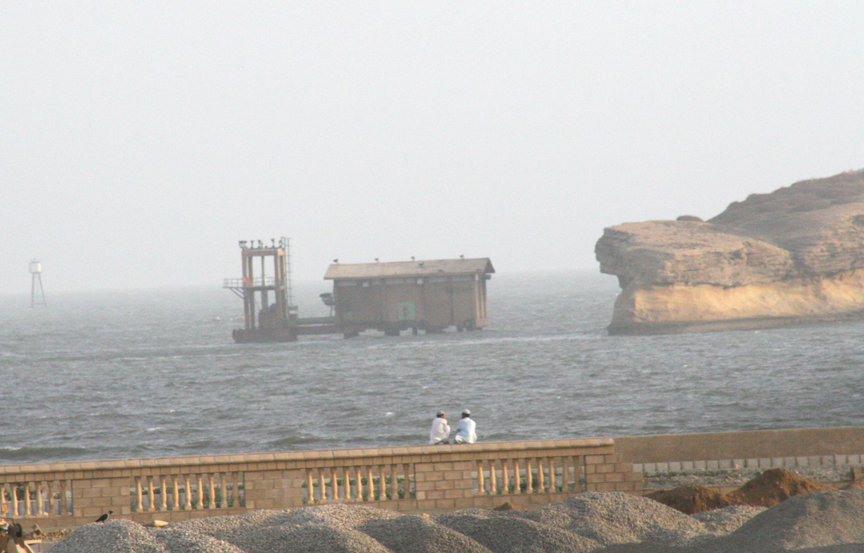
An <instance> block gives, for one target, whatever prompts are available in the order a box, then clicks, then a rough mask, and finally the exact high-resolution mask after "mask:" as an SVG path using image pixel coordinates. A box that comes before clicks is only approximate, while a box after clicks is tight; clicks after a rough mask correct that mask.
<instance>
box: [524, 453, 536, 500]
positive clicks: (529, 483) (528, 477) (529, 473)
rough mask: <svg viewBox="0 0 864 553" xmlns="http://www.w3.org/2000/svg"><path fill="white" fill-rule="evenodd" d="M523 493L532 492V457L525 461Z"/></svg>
mask: <svg viewBox="0 0 864 553" xmlns="http://www.w3.org/2000/svg"><path fill="white" fill-rule="evenodd" d="M525 467H526V468H525V480H526V482H525V488H526V492H525V493H534V474H533V470H534V461H533V460H532V459H528V460H527V461H525Z"/></svg>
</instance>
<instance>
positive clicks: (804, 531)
mask: <svg viewBox="0 0 864 553" xmlns="http://www.w3.org/2000/svg"><path fill="white" fill-rule="evenodd" d="M862 521H864V490H850V491H840V492H816V493H808V494H804V495H798V496H795V497H792V498H790V499H788V500H786V501H784V502H783V503H781V504H779V505H777V506H776V507H774V508H772V509H768V510H766V511H763V512H762V513H760V514H758V515H756V516H754V517H753V518H752V519H750V520H749V521H747V522H746V523H744V524H743V525H742V526H741V527H740V528H739V529H738V530H736V531H735V532H733V533H732V534H730V535H729V536H727V537H726V538H724V539H722V540H719V541H718V542H716V543H715V544H713V546H712V547H711V548H710V549H707V551H710V552H712V553H714V552H717V553H720V552H722V553H727V552H728V553H733V552H734V553H751V552H752V553H770V552H774V551H789V550H803V549H805V548H819V549H816V550H815V551H823V552H827V551H843V550H844V549H845V546H851V545H853V544H857V545H856V547H857V549H855V548H853V549H852V550H853V551H857V552H858V553H860V552H861V551H864V524H862ZM839 546H844V547H843V548H838V547H839ZM826 548H828V549H826Z"/></svg>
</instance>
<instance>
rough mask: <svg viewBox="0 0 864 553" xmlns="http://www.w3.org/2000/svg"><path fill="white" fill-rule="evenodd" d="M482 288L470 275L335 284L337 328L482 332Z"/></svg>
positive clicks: (483, 303) (484, 285) (484, 307)
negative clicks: (451, 328) (396, 327)
mask: <svg viewBox="0 0 864 553" xmlns="http://www.w3.org/2000/svg"><path fill="white" fill-rule="evenodd" d="M364 284H365V285H364ZM485 288H486V281H485V280H483V279H480V280H477V279H475V277H474V276H473V275H465V276H455V277H425V278H421V279H418V278H393V279H372V280H368V281H335V282H334V295H335V297H336V317H337V320H338V321H339V322H340V323H341V324H345V325H350V324H356V325H361V326H366V327H372V328H376V327H378V326H379V325H381V326H383V325H399V326H401V327H402V328H410V327H411V326H415V325H417V326H419V327H420V328H446V327H449V326H464V327H468V328H471V327H477V328H483V327H485V326H486V325H487V319H486V304H485V298H486V294H485ZM412 315H413V316H412Z"/></svg>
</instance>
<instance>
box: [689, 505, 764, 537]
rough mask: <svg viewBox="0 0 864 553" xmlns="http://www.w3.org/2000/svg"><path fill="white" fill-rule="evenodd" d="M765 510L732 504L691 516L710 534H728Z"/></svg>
mask: <svg viewBox="0 0 864 553" xmlns="http://www.w3.org/2000/svg"><path fill="white" fill-rule="evenodd" d="M764 510H765V507H754V506H752V505H732V506H730V507H724V508H722V509H716V510H714V511H703V512H701V513H696V514H693V515H690V516H692V517H693V518H695V519H696V520H698V521H699V522H701V523H702V524H703V525H704V526H705V531H706V532H710V533H711V534H717V535H722V534H729V533H731V532H734V531H735V530H737V529H738V528H739V527H740V526H741V525H742V524H744V523H745V522H747V521H748V520H750V519H751V518H753V517H755V516H756V515H758V514H759V513H761V512H762V511H764Z"/></svg>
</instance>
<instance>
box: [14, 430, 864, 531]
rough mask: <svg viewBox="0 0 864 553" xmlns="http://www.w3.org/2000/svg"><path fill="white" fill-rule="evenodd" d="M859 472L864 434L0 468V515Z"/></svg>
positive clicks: (433, 504)
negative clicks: (781, 471) (703, 476)
mask: <svg viewBox="0 0 864 553" xmlns="http://www.w3.org/2000/svg"><path fill="white" fill-rule="evenodd" d="M862 465H864V427H842V428H809V429H786V430H760V431H745V432H720V433H704V434H667V435H649V436H628V437H616V438H589V439H564V440H542V441H527V442H490V443H478V444H472V445H458V446H457V445H445V446H417V447H393V448H371V449H357V450H324V451H291V452H276V453H255V454H246V455H213V456H197V457H174V458H160V459H125V460H113V461H80V462H68V463H49V464H35V465H0V487H2V489H3V492H4V493H3V494H0V512H2V513H3V514H4V515H5V516H11V517H14V518H16V519H19V520H22V522H25V523H26V524H28V525H29V524H32V523H33V522H37V523H38V524H39V525H40V526H41V527H42V528H43V529H45V530H49V531H50V530H52V529H58V528H74V527H77V526H81V525H83V524H86V523H88V522H92V521H93V520H95V519H96V517H98V516H99V515H101V514H102V513H105V512H107V511H109V510H112V511H114V516H115V517H121V518H126V519H130V520H134V521H137V522H140V523H142V524H146V523H148V522H151V521H153V520H164V521H167V522H174V521H178V520H184V519H188V518H200V517H209V516H218V515H227V514H240V513H243V512H246V511H251V510H256V509H286V508H297V507H304V506H310V505H321V504H327V503H346V504H358V505H368V506H374V507H378V508H384V509H393V510H397V511H401V512H406V513H411V512H428V513H435V512H444V511H451V510H456V509H464V508H469V507H476V508H485V509H489V508H493V507H495V506H498V505H501V504H502V503H505V502H507V501H511V502H514V503H518V504H521V505H524V506H527V507H532V506H538V505H541V504H546V503H551V502H555V501H561V500H563V499H566V498H567V497H569V496H572V495H575V494H579V493H584V492H587V491H624V492H628V493H633V494H640V495H641V494H642V493H643V488H644V484H643V482H644V480H643V478H644V476H645V475H650V474H652V473H663V472H677V471H685V472H686V471H700V470H706V471H712V470H720V471H722V470H726V469H733V468H736V467H740V468H757V469H768V468H774V467H784V468H795V467H811V468H812V467H820V466H823V467H824V466H831V467H838V466H844V467H846V466H851V467H856V466H858V467H860V466H862Z"/></svg>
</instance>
